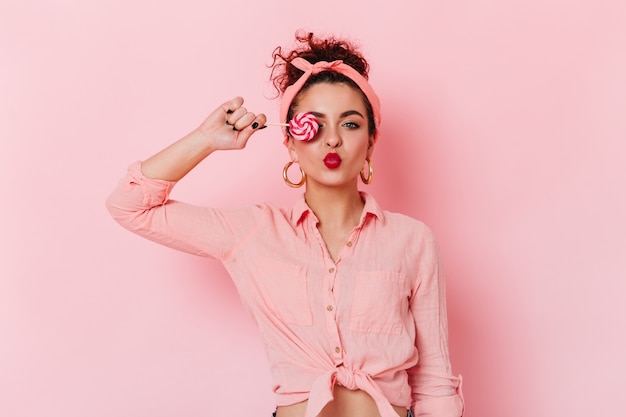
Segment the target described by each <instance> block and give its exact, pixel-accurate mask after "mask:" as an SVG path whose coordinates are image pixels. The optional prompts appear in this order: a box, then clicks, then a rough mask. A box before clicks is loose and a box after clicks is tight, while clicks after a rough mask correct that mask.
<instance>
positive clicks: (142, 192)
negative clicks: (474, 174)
mask: <svg viewBox="0 0 626 417" xmlns="http://www.w3.org/2000/svg"><path fill="white" fill-rule="evenodd" d="M174 185H175V183H174V182H169V181H164V180H155V179H149V178H146V177H145V176H143V174H142V173H141V165H140V163H139V162H137V163H135V164H133V165H131V166H130V167H129V170H128V175H127V176H126V177H125V178H124V179H123V180H122V181H121V182H120V185H119V186H118V188H117V189H116V190H115V191H114V192H113V194H112V195H111V196H110V197H109V198H108V200H107V206H108V208H109V211H110V212H111V214H112V216H113V217H114V218H115V219H116V220H117V221H118V222H119V223H120V224H121V225H122V226H124V227H126V228H128V229H129V230H131V231H133V232H135V233H138V234H139V235H141V236H144V237H146V238H148V239H151V240H154V241H156V242H158V243H161V244H163V245H167V246H170V247H172V248H175V249H179V250H182V251H185V252H188V253H192V254H195V255H200V256H207V257H213V258H216V259H219V260H220V261H221V262H222V263H223V264H224V266H225V268H226V269H227V270H228V272H229V273H230V275H231V277H232V279H233V281H234V283H235V286H236V287H237V290H238V291H239V294H240V296H241V298H242V300H243V303H244V305H245V306H246V308H247V310H248V312H249V313H250V315H251V316H252V317H253V319H254V320H255V322H256V324H257V325H258V326H259V328H260V330H261V332H260V333H261V335H262V338H263V342H264V346H265V348H266V351H267V356H268V358H269V363H270V369H271V374H272V378H273V383H274V387H273V389H274V392H275V393H276V403H277V405H279V406H282V405H290V404H295V403H298V402H301V401H304V400H307V399H308V400H309V403H308V406H307V411H306V416H307V417H314V416H317V414H318V413H319V412H320V411H321V410H322V408H323V407H324V406H325V405H326V403H327V402H329V401H331V400H332V398H333V393H332V390H333V386H334V385H335V384H341V385H343V386H345V387H347V388H349V389H361V390H363V391H365V392H367V393H368V394H370V395H371V396H372V398H373V399H374V400H375V401H376V404H377V406H378V409H379V411H380V414H381V416H382V417H397V414H396V413H395V411H394V410H393V408H392V407H391V404H394V405H398V406H405V407H407V408H409V407H411V406H412V407H413V409H414V412H415V415H416V416H436V417H459V416H461V415H462V414H463V398H462V394H461V386H460V385H461V384H460V383H461V381H460V377H459V378H457V377H455V376H454V375H453V374H452V372H451V366H450V361H449V356H448V340H447V317H446V306H445V288H444V280H443V277H442V270H441V264H440V258H439V254H438V248H437V244H436V242H435V239H434V237H433V235H432V233H431V231H430V230H429V229H428V228H427V227H426V226H425V225H424V224H423V223H421V222H419V221H417V220H414V219H412V218H409V217H407V216H404V215H400V214H396V213H390V212H387V211H383V210H381V208H380V207H379V206H378V204H377V203H376V201H375V200H374V198H373V197H371V196H370V195H368V194H365V193H362V196H363V198H364V201H365V207H364V209H363V213H362V215H361V220H360V223H359V225H358V226H357V227H356V228H355V229H354V230H353V231H352V233H351V234H350V236H348V239H347V240H346V242H345V245H344V246H343V248H342V249H341V251H340V252H339V255H338V259H337V261H336V262H333V260H332V259H331V257H330V256H329V254H328V251H327V249H326V245H325V244H324V241H323V239H322V237H321V235H320V233H319V231H318V229H317V227H316V224H317V219H316V218H315V215H314V214H313V212H312V211H311V210H310V208H309V207H308V206H307V204H306V202H305V201H304V198H301V199H300V200H299V201H297V202H296V204H295V205H294V206H293V208H291V209H282V208H277V207H274V206H272V205H269V204H257V205H251V206H247V207H242V208H233V209H216V208H207V207H199V206H193V205H190V204H186V203H182V202H178V201H174V200H169V199H168V195H169V193H170V191H171V190H172V187H173V186H174Z"/></svg>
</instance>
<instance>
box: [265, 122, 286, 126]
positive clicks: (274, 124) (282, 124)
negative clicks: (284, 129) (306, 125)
mask: <svg viewBox="0 0 626 417" xmlns="http://www.w3.org/2000/svg"><path fill="white" fill-rule="evenodd" d="M265 126H289V123H267V122H266V123H265Z"/></svg>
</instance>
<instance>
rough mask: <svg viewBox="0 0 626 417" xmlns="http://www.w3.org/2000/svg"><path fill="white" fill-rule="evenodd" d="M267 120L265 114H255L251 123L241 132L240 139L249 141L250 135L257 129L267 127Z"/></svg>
mask: <svg viewBox="0 0 626 417" xmlns="http://www.w3.org/2000/svg"><path fill="white" fill-rule="evenodd" d="M248 114H251V113H248ZM266 121H267V119H266V117H265V115H264V114H259V115H258V116H255V117H254V119H252V121H251V123H250V124H249V125H248V126H247V127H246V128H244V129H242V130H241V131H240V132H239V139H241V140H242V141H243V142H244V143H246V142H248V139H250V136H252V135H253V134H254V133H255V132H256V131H258V130H261V129H263V128H264V127H266V126H265V123H266Z"/></svg>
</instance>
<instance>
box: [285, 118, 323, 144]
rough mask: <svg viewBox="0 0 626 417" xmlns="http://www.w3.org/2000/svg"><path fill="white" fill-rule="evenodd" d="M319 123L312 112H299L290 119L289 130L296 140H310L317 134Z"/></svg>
mask: <svg viewBox="0 0 626 417" xmlns="http://www.w3.org/2000/svg"><path fill="white" fill-rule="evenodd" d="M318 129H319V124H318V123H317V119H316V118H315V116H313V115H312V114H311V113H308V112H307V113H298V114H296V115H295V116H294V118H293V119H291V120H290V121H289V132H290V133H291V136H293V138H294V139H296V140H303V141H305V142H306V141H309V140H311V139H313V138H314V137H315V135H317V130H318Z"/></svg>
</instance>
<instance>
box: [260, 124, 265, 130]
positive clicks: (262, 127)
mask: <svg viewBox="0 0 626 417" xmlns="http://www.w3.org/2000/svg"><path fill="white" fill-rule="evenodd" d="M266 127H267V125H265V126H261V127H260V128H259V130H261V129H265V128H266Z"/></svg>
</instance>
